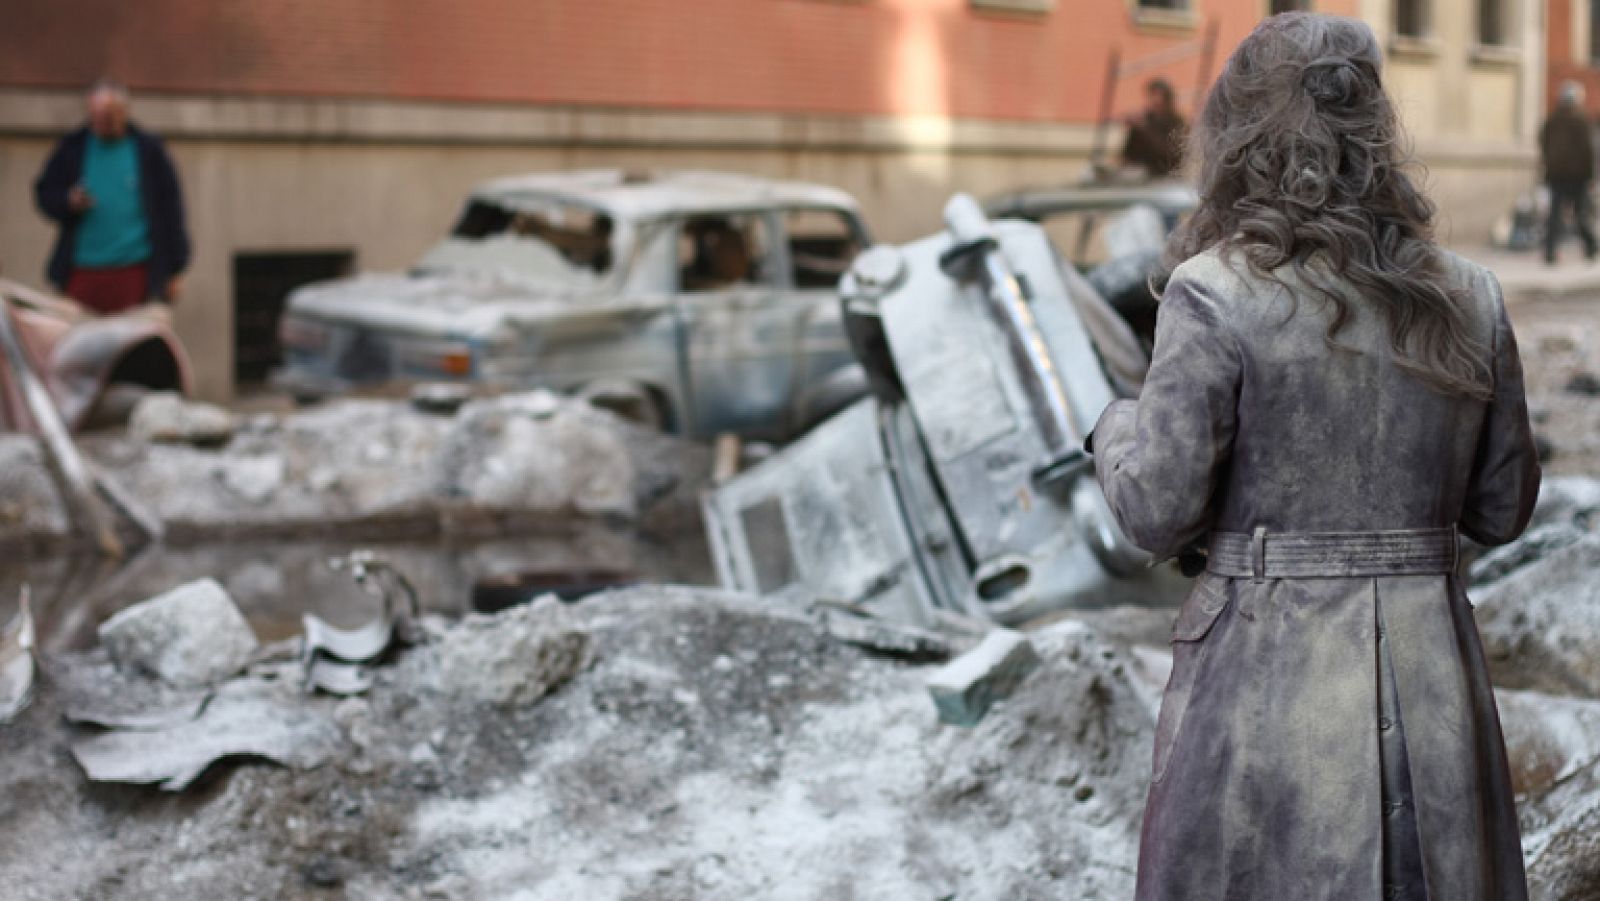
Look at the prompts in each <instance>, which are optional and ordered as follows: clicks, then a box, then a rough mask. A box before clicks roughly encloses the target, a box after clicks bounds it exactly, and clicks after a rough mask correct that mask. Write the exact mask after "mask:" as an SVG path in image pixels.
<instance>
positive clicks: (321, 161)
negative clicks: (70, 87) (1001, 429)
mask: <svg viewBox="0 0 1600 901" xmlns="http://www.w3.org/2000/svg"><path fill="white" fill-rule="evenodd" d="M77 102H78V101H77V98H76V97H75V96H72V95H53V94H52V95H45V94H37V93H30V94H18V93H11V94H4V93H0V267H3V269H4V271H5V273H6V274H7V275H10V276H12V277H16V278H19V279H21V280H23V281H25V282H29V283H33V284H38V283H41V282H42V281H43V278H44V276H43V267H44V263H45V259H46V256H47V254H48V252H49V247H50V242H51V240H52V239H53V236H54V231H53V229H52V228H51V227H50V226H49V224H48V223H47V222H45V220H43V219H42V218H41V217H40V216H39V215H38V213H37V212H36V211H35V210H34V209H33V205H32V200H31V188H30V186H31V183H32V180H33V179H34V177H35V176H36V175H37V173H38V172H39V170H40V168H41V167H42V165H43V162H44V158H45V156H46V155H47V154H48V152H49V149H50V147H51V145H52V143H53V140H54V137H53V136H54V135H57V134H60V133H61V132H64V131H65V130H66V129H67V128H68V127H70V125H71V124H72V123H73V122H74V121H75V119H76V117H77ZM135 113H136V116H137V117H138V118H140V119H141V120H142V121H143V122H145V123H146V124H147V125H148V126H149V127H151V128H152V129H153V130H155V131H157V132H159V133H161V134H162V135H164V136H165V137H166V138H167V140H168V144H169V146H170V149H171V151H172V154H173V156H174V159H175V160H176V162H177V165H178V168H179V172H180V175H181V178H182V180H183V185H184V190H185V192H186V207H187V209H188V214H189V220H190V232H191V235H192V237H193V240H194V244H195V258H194V262H193V265H192V266H191V268H190V271H189V274H188V280H187V288H186V293H185V297H184V299H183V300H182V301H181V302H180V303H179V305H178V307H177V309H176V321H177V326H178V329H179V332H180V333H181V334H182V336H183V338H184V340H185V341H186V343H187V344H188V346H189V348H190V350H191V353H192V354H193V356H194V359H195V363H196V372H197V375H198V381H199V389H200V392H201V393H202V394H203V395H204V396H206V397H210V398H226V397H228V396H229V395H230V393H231V391H232V375H231V374H232V371H233V360H232V341H233V321H232V306H233V285H232V261H233V257H234V254H237V253H245V252H258V251H272V250H316V249H324V248H349V249H353V250H354V251H355V252H356V260H357V265H358V266H360V267H362V268H367V269H396V268H404V267H405V266H407V265H409V264H410V263H411V262H412V261H414V260H415V259H417V257H418V256H420V255H421V253H422V252H423V251H424V250H425V249H426V248H427V247H428V245H429V244H430V243H432V242H433V241H435V240H437V239H438V238H439V237H440V236H441V235H442V234H443V233H444V232H445V230H446V229H447V228H448V227H449V225H450V224H451V222H452V221H453V219H454V216H455V214H456V212H457V211H458V208H459V206H460V204H461V201H462V199H463V198H464V196H465V195H466V193H467V191H468V190H469V189H470V188H471V186H472V185H474V184H476V183H477V182H480V181H482V180H485V179H488V178H492V177H496V176H502V175H507V174H512V173H517V172H527V171H535V170H544V169H564V168H576V167H608V166H621V167H657V168H711V169H726V170H735V171H744V172H752V173H757V174H762V175H770V176H776V177H783V178H795V179H803V180H809V181H818V182H824V183H828V184H834V185H838V186H840V187H842V188H844V189H845V190H848V191H850V192H851V193H853V194H854V195H855V196H856V197H857V198H858V199H859V200H860V201H861V203H862V206H863V208H864V210H865V212H866V215H867V218H868V221H869V223H870V224H871V226H872V227H873V229H874V232H875V234H876V236H877V237H878V238H880V239H882V240H889V241H898V240H905V239H909V238H912V237H916V236H918V235H922V234H926V233H927V232H929V231H932V230H935V229H936V228H938V226H939V221H940V220H939V214H940V210H941V208H942V206H943V204H944V201H945V199H946V198H947V197H948V196H949V194H950V193H951V192H952V191H958V190H959V191H970V192H973V193H975V194H977V195H979V196H983V195H985V194H990V193H994V192H998V191H1001V190H1004V189H1008V188H1014V187H1017V186H1019V185H1028V184H1040V185H1046V184H1055V183H1060V182H1063V181H1068V180H1070V179H1073V178H1075V177H1076V176H1077V174H1078V173H1079V171H1080V170H1081V169H1082V167H1083V165H1084V162H1085V161H1086V160H1087V158H1088V151H1089V146H1090V134H1089V132H1088V130H1087V129H1084V128H1079V127H1041V126H1006V125H985V124H982V123H952V122H949V121H942V120H937V119H927V120H920V119H909V120H889V119H885V120H861V119H854V120H852V119H834V120H830V119H821V118H815V119H805V120H792V119H784V118H780V117H769V116H697V115H686V114H670V113H650V114H643V113H639V114H631V113H611V112H593V113H576V112H571V111H562V110H555V111H550V110H526V109H516V108H497V107H482V108H470V107H461V106H423V105H417V104H382V103H345V102H327V101H324V102H299V101H223V100H206V99H202V98H144V99H140V100H137V101H136V107H135Z"/></svg>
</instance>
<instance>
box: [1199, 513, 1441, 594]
mask: <svg viewBox="0 0 1600 901" xmlns="http://www.w3.org/2000/svg"><path fill="white" fill-rule="evenodd" d="M1456 547H1457V545H1456V530H1455V528H1454V527H1450V528H1444V529H1397V530H1393V531H1382V532H1273V531H1269V530H1268V529H1267V528H1265V527H1264V526H1258V527H1257V528H1256V530H1255V531H1254V532H1250V533H1245V532H1213V533H1212V535H1211V549H1210V552H1209V555H1208V557H1207V559H1206V569H1207V570H1209V571H1211V572H1213V573H1216V574H1217V575H1219V576H1230V577H1234V578H1245V577H1249V578H1253V579H1255V580H1256V581H1258V582H1259V581H1261V580H1263V579H1318V578H1324V579H1326V578H1341V577H1351V576H1355V577H1370V576H1412V575H1428V574H1439V573H1453V572H1455V569H1456V561H1457V556H1456Z"/></svg>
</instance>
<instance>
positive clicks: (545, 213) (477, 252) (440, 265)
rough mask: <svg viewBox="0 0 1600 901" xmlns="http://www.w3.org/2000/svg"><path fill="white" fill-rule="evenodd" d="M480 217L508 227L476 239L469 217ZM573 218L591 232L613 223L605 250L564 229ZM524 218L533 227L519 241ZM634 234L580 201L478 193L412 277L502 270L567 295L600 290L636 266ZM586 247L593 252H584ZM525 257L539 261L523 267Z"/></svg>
mask: <svg viewBox="0 0 1600 901" xmlns="http://www.w3.org/2000/svg"><path fill="white" fill-rule="evenodd" d="M477 211H483V212H482V213H480V215H487V216H495V215H496V214H498V215H500V216H504V217H505V221H504V222H503V223H502V222H494V221H491V222H490V223H487V224H486V225H485V226H483V227H482V229H481V232H480V233H479V234H471V233H464V232H467V224H468V217H469V216H472V215H473V214H474V213H475V212H477ZM570 212H577V213H580V214H583V215H585V216H587V217H589V218H588V223H589V224H590V228H591V229H593V228H594V227H595V225H596V224H597V223H599V222H602V221H604V222H608V223H609V232H608V234H607V235H606V239H607V240H606V244H605V245H604V247H603V248H602V249H601V250H598V251H597V250H595V248H594V246H593V234H592V231H591V232H590V233H589V234H585V233H584V232H583V231H580V230H577V229H572V228H567V227H566V226H564V225H563V224H562V222H563V220H565V219H567V218H569V213H570ZM519 217H526V225H525V226H524V227H526V228H527V229H528V231H527V232H525V233H523V234H520V235H519V234H514V233H513V229H512V226H513V225H514V224H515V223H516V221H517V219H518V218H519ZM472 231H479V229H472ZM540 232H542V233H543V234H540ZM631 233H632V230H631V228H630V227H629V223H627V222H626V221H624V220H622V219H621V218H620V217H618V216H617V215H616V213H615V212H614V211H612V210H610V209H607V208H606V207H604V206H602V205H600V204H595V203H589V202H585V201H584V200H582V199H580V198H575V197H569V196H564V195H560V194H550V193H544V192H534V191H527V192H516V193H493V194H488V193H473V194H470V195H468V197H467V201H466V204H465V205H464V206H463V207H462V208H461V210H460V212H459V213H457V215H456V219H455V222H454V224H452V225H451V227H450V232H449V234H447V235H445V237H443V238H442V239H440V240H439V241H438V242H437V243H435V244H434V245H433V246H432V247H430V248H429V249H428V251H427V252H426V253H425V254H423V256H422V258H421V259H420V260H419V261H418V262H417V264H416V266H414V267H413V270H412V271H413V272H418V273H427V272H439V271H445V272H481V273H493V272H500V273H506V274H509V275H511V276H512V277H514V278H517V279H519V280H527V281H533V282H539V283H542V284H545V285H548V286H550V287H555V288H560V289H564V290H570V291H577V292H580V293H588V292H598V291H602V290H606V289H609V288H612V287H614V286H615V285H618V284H621V283H622V282H623V281H624V280H625V275H626V272H627V269H628V266H629V265H630V263H631V255H630V253H629V247H630V243H631V242H630V240H629V238H630V236H631ZM584 241H588V242H589V243H590V244H591V246H590V247H589V248H584V247H582V246H581V245H582V243H583V242H584ZM563 245H565V246H563ZM601 252H603V253H605V254H607V257H608V258H607V259H606V261H605V263H604V265H603V268H598V269H596V268H595V264H594V257H593V256H592V254H596V253H601ZM522 254H527V255H528V260H530V261H532V260H537V262H536V263H534V264H533V265H525V264H523V265H519V263H521V262H522V261H521V260H519V259H518V257H519V256H520V255H522ZM586 256H588V261H587V262H586V261H585V257H586Z"/></svg>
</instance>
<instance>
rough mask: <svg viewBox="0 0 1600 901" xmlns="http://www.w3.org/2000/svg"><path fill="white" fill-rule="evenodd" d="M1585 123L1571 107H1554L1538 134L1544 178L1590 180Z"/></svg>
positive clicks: (1591, 157) (1591, 153)
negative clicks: (1554, 109)
mask: <svg viewBox="0 0 1600 901" xmlns="http://www.w3.org/2000/svg"><path fill="white" fill-rule="evenodd" d="M1590 128H1591V126H1590V125H1589V120H1588V119H1586V118H1584V115H1583V112H1582V111H1580V110H1579V109H1578V108H1577V107H1575V106H1562V107H1557V108H1556V111H1555V112H1553V113H1551V114H1550V118H1549V119H1546V120H1545V123H1544V128H1543V129H1542V130H1541V131H1540V132H1539V151H1540V153H1542V154H1543V155H1544V177H1545V181H1549V182H1567V183H1573V182H1585V181H1588V180H1589V179H1591V178H1593V177H1594V145H1593V143H1592V142H1591V139H1590Z"/></svg>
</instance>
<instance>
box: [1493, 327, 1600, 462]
mask: <svg viewBox="0 0 1600 901" xmlns="http://www.w3.org/2000/svg"><path fill="white" fill-rule="evenodd" d="M1576 303H1577V306H1578V307H1579V309H1578V310H1576V311H1574V310H1573V309H1571V308H1569V307H1566V306H1563V305H1562V304H1550V303H1543V304H1537V305H1527V306H1522V307H1517V308H1515V309H1514V310H1513V312H1512V315H1513V317H1514V319H1515V321H1516V331H1517V347H1518V349H1519V350H1520V351H1521V354H1522V364H1523V369H1524V374H1525V378H1526V382H1527V389H1528V412H1529V415H1530V416H1531V418H1532V419H1533V426H1534V431H1535V432H1536V433H1537V434H1538V436H1539V438H1540V439H1541V441H1542V443H1543V451H1544V452H1545V454H1546V456H1547V460H1546V464H1545V465H1546V472H1554V473H1559V474H1569V475H1577V474H1593V473H1596V472H1600V428H1597V427H1596V421H1595V417H1594V401H1595V398H1594V392H1595V391H1596V390H1600V375H1597V374H1600V343H1597V342H1596V340H1595V337H1594V330H1593V328H1592V327H1590V325H1589V317H1590V316H1592V313H1591V312H1590V308H1591V307H1592V306H1593V303H1592V302H1591V301H1587V300H1585V301H1581V302H1576Z"/></svg>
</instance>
